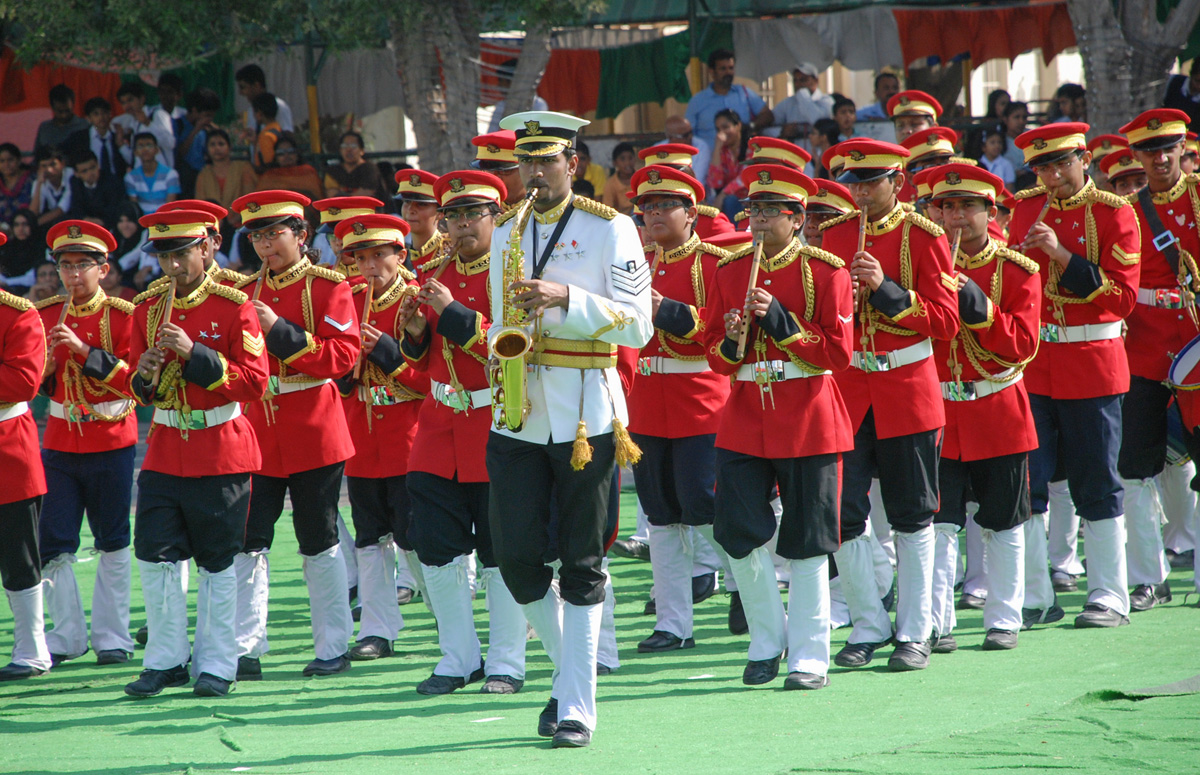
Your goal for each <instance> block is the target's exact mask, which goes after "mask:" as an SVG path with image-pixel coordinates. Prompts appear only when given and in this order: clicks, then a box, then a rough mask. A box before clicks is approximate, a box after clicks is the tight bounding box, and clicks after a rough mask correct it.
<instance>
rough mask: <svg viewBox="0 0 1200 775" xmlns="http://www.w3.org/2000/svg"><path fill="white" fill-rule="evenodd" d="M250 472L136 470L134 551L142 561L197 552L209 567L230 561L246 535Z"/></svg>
mask: <svg viewBox="0 0 1200 775" xmlns="http://www.w3.org/2000/svg"><path fill="white" fill-rule="evenodd" d="M250 477H251V475H250V474H248V473H247V474H224V475H221V476H200V477H194V478H189V477H184V476H171V475H170V474H163V473H159V472H158V471H142V473H141V474H139V475H138V497H137V513H136V515H135V517H134V524H133V553H134V555H135V556H136V557H137V558H138V559H139V560H142V561H144V562H179V561H181V560H186V559H188V558H195V560H196V564H197V565H199V566H200V567H201V568H203V569H204V570H206V571H209V572H210V573H219V572H220V571H223V570H225V569H226V568H228V567H229V566H230V565H232V564H233V558H234V555H236V554H237V553H238V552H240V551H242V543H243V542H244V541H245V539H246V514H247V511H248V509H249V507H250Z"/></svg>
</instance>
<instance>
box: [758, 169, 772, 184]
mask: <svg viewBox="0 0 1200 775" xmlns="http://www.w3.org/2000/svg"><path fill="white" fill-rule="evenodd" d="M758 182H759V183H762V184H763V185H764V186H769V185H771V184H772V183H774V182H775V181H774V180H772V179H771V173H770V172H767V171H766V170H759V171H758Z"/></svg>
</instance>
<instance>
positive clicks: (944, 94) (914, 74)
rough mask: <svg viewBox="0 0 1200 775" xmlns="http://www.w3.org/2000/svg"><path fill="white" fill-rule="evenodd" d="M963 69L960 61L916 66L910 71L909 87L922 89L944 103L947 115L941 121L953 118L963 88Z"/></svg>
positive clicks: (945, 122)
mask: <svg viewBox="0 0 1200 775" xmlns="http://www.w3.org/2000/svg"><path fill="white" fill-rule="evenodd" d="M962 75H963V69H962V65H960V64H959V63H958V62H953V63H951V64H937V65H933V66H932V67H914V68H912V69H911V70H909V71H908V88H910V89H920V90H921V91H923V92H925V93H926V94H929V95H930V96H932V97H933V98H934V99H935V100H937V101H938V102H940V103H942V109H943V110H944V111H945V115H944V116H943V118H942V119H941V123H943V124H949V123H951V121H952V120H953V115H954V106H955V105H956V104H958V95H959V94H961V93H962V88H963V78H962Z"/></svg>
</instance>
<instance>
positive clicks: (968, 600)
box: [958, 592, 987, 611]
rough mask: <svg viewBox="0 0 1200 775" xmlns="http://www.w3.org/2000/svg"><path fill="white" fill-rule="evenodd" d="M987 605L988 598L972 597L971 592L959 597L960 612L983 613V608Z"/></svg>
mask: <svg viewBox="0 0 1200 775" xmlns="http://www.w3.org/2000/svg"><path fill="white" fill-rule="evenodd" d="M986 604H987V598H986V597H980V596H979V595H972V594H971V593H970V592H963V593H962V594H961V595H959V596H958V610H960V611H966V610H974V611H982V610H983V607H984V606H985V605H986Z"/></svg>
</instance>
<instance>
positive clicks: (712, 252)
mask: <svg viewBox="0 0 1200 775" xmlns="http://www.w3.org/2000/svg"><path fill="white" fill-rule="evenodd" d="M700 239H701V238H700V237H699V235H693V236H692V237H691V239H689V240H688V241H687V242H685V243H684V244H683V245H680V246H679V247H678V248H676V249H675V250H671V251H667V252H665V253H663V257H662V261H660V262H659V265H658V271H657V272H656V273H655V276H654V277H653V278H652V282H653V288H654V289H655V290H656V291H658V292H659V293H661V294H662V295H663V300H662V304H661V305H660V306H659V308H658V315H656V316H655V318H654V327H655V331H654V334H655V336H654V338H653V339H651V340H650V341H649V343H647V344H646V346H645V347H643V348H642V349H641V353H640V354H641V358H642V359H644V360H642V361H641V363H642V364H645V367H644V368H642V370H641V373H640V374H639V375H638V378H637V381H636V382H635V383H634V387H633V390H632V391H631V392H630V394H629V402H628V404H629V430H630V431H631V432H633V433H641V434H644V435H646V436H659V437H662V438H667V439H679V438H684V437H686V436H699V435H704V434H712V433H716V432H717V427H718V425H719V424H720V421H721V409H722V407H724V406H725V402H726V400H728V398H729V378H728V377H726V376H723V375H721V374H717V373H716V372H713V371H702V372H696V373H685V374H664V373H662V372H660V371H658V370H656V369H654V368H653V367H651V365H650V364H651V363H652V362H655V361H657V362H662V361H670V362H675V361H679V362H696V363H702V364H706V365H707V363H708V361H707V358H706V356H705V349H706V348H705V341H704V331H705V321H706V319H707V313H706V310H705V307H706V302H707V298H708V296H709V293H710V290H711V288H712V286H713V277H714V276H715V275H716V273H717V263H718V262H719V261H720V260H721V259H722V258H724V257H726V256H727V255H728V254H727V253H726V252H725V251H724V250H721V249H720V248H718V247H715V246H712V245H708V244H706V243H704V242H701V241H700ZM646 251H647V252H646V260H647V261H649V262H650V263H651V264H653V263H654V245H648V246H647V247H646ZM721 325H722V330H724V323H723V322H722V324H721Z"/></svg>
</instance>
